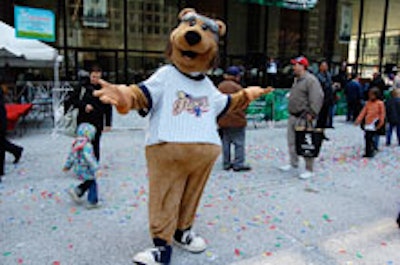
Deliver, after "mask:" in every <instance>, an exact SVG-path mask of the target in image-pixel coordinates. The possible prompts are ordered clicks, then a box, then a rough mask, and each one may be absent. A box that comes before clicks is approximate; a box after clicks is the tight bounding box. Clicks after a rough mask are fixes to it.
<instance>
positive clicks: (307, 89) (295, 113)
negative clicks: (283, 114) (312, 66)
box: [281, 56, 324, 179]
mask: <svg viewBox="0 0 400 265" xmlns="http://www.w3.org/2000/svg"><path fill="white" fill-rule="evenodd" d="M291 63H292V64H293V72H294V75H295V79H294V83H293V86H292V88H291V90H290V95H289V104H288V109H289V113H290V117H289V120H288V130H287V140H288V146H289V155H290V164H289V165H287V166H283V167H281V170H282V171H290V170H295V169H297V168H298V167H299V157H298V155H297V153H296V141H295V127H296V125H298V123H299V119H307V120H308V121H310V122H312V121H313V120H314V119H315V118H316V117H317V116H318V113H319V111H320V110H321V107H322V103H323V100H324V92H323V90H322V87H321V85H320V83H319V81H318V79H317V78H316V77H315V76H314V75H312V74H310V73H309V72H308V71H307V68H308V66H309V63H308V60H307V58H306V57H304V56H300V57H297V58H296V59H293V60H291ZM305 162H306V170H305V172H303V173H301V174H300V175H299V177H300V178H301V179H308V178H311V177H313V176H314V172H313V165H314V159H313V158H305Z"/></svg>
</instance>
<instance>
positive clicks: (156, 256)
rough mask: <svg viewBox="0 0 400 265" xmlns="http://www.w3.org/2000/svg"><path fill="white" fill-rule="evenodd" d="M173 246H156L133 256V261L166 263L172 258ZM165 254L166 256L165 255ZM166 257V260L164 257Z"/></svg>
mask: <svg viewBox="0 0 400 265" xmlns="http://www.w3.org/2000/svg"><path fill="white" fill-rule="evenodd" d="M171 251H172V250H171V247H170V246H169V247H164V248H161V247H155V248H149V249H146V250H144V251H142V252H139V253H138V254H136V255H135V256H134V257H133V262H134V263H136V264H138V265H164V264H169V262H170V260H171V253H172V252H171ZM163 256H164V257H163ZM163 258H164V262H163V261H162V259H163Z"/></svg>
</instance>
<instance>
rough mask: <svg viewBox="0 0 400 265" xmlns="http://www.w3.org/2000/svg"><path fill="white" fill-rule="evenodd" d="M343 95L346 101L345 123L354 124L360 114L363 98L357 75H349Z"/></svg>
mask: <svg viewBox="0 0 400 265" xmlns="http://www.w3.org/2000/svg"><path fill="white" fill-rule="evenodd" d="M344 94H345V96H346V101H347V116H346V121H348V122H354V121H355V120H356V118H357V116H358V114H359V113H360V110H361V101H362V100H363V98H364V92H363V89H362V86H361V84H360V82H359V80H358V75H357V74H355V73H353V74H351V80H350V81H349V82H347V84H346V85H345V87H344Z"/></svg>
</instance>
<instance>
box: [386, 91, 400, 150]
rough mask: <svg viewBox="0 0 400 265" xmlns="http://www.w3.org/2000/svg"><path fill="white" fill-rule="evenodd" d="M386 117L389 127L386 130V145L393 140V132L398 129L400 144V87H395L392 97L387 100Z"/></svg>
mask: <svg viewBox="0 0 400 265" xmlns="http://www.w3.org/2000/svg"><path fill="white" fill-rule="evenodd" d="M386 118H387V121H388V127H387V131H386V146H390V144H391V142H392V133H393V130H394V129H396V134H397V143H398V145H400V89H399V88H397V89H393V90H392V92H391V98H390V99H389V100H388V101H387V102H386Z"/></svg>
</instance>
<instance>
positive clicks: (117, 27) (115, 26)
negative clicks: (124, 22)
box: [114, 23, 121, 31]
mask: <svg viewBox="0 0 400 265" xmlns="http://www.w3.org/2000/svg"><path fill="white" fill-rule="evenodd" d="M114 29H115V31H120V30H121V23H115V25H114Z"/></svg>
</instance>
